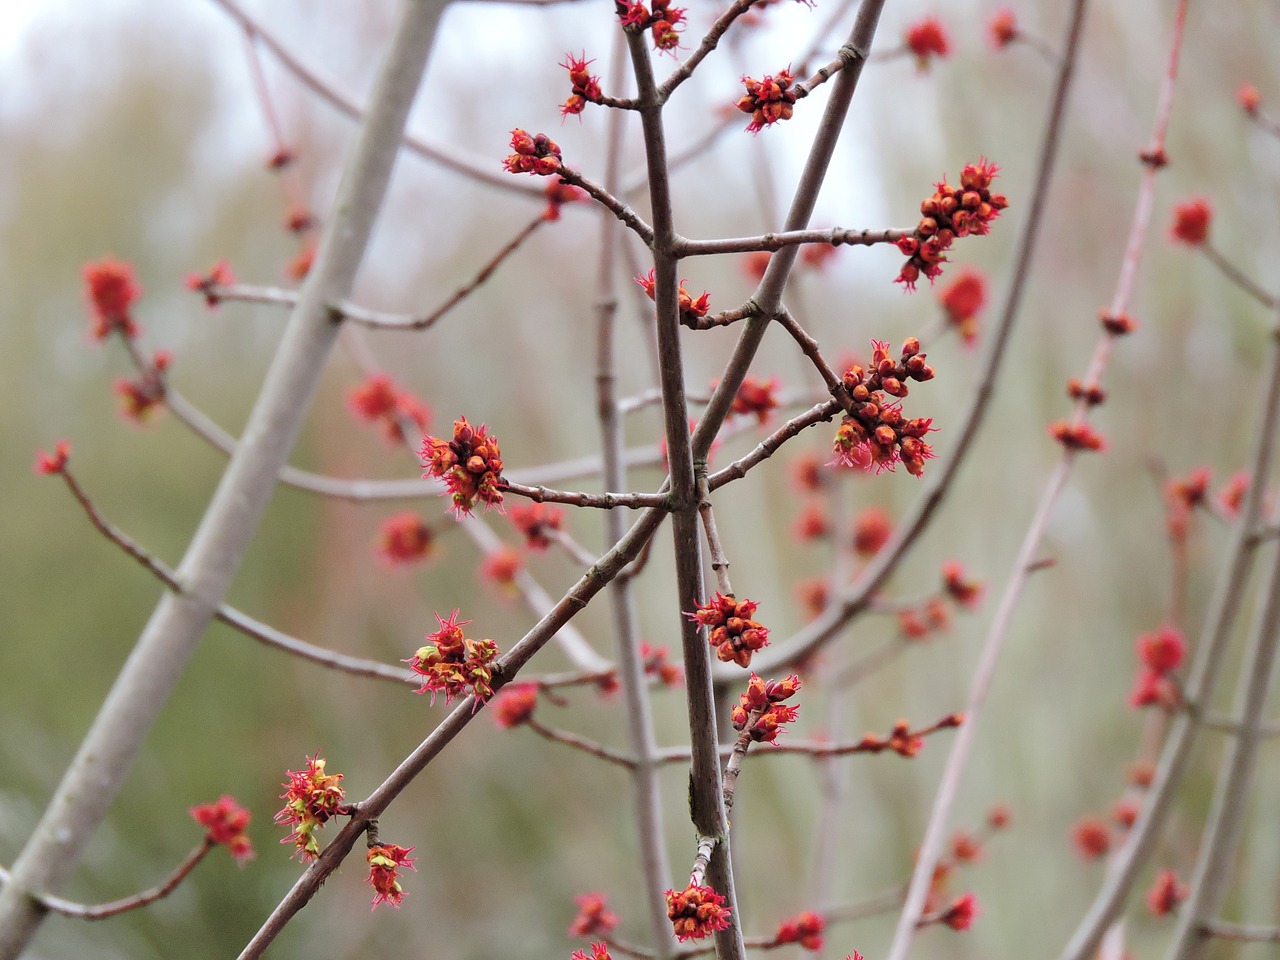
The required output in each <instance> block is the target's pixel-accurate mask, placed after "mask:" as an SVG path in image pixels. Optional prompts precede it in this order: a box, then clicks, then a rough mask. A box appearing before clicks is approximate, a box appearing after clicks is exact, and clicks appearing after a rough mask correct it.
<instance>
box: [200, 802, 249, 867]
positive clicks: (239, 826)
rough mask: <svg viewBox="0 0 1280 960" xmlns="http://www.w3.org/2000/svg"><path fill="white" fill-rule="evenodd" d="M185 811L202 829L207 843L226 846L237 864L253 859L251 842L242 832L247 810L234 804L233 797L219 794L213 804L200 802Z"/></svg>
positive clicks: (247, 824) (246, 824)
mask: <svg viewBox="0 0 1280 960" xmlns="http://www.w3.org/2000/svg"><path fill="white" fill-rule="evenodd" d="M188 812H189V813H190V814H191V816H192V817H193V818H194V819H195V821H196V823H198V824H200V826H202V827H204V828H205V834H204V837H205V840H206V841H207V842H208V843H211V844H217V845H219V846H224V847H226V848H227V852H228V853H230V854H231V856H232V857H234V858H235V861H236V862H237V863H239V864H244V863H245V862H246V861H248V860H252V859H253V856H254V854H253V842H252V841H251V840H250V839H249V836H248V834H246V833H245V830H246V829H248V826H249V811H248V810H246V809H245V808H244V807H242V806H240V804H238V803H236V798H235V797H228V796H223V797H220V798H219V799H218V802H217V803H202V804H200V805H199V806H195V807H192V808H191V809H190V811H188Z"/></svg>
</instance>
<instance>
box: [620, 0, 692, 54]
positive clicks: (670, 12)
mask: <svg viewBox="0 0 1280 960" xmlns="http://www.w3.org/2000/svg"><path fill="white" fill-rule="evenodd" d="M650 6H651V7H652V9H650V7H649V6H645V4H643V3H635V2H631V0H614V8H615V9H616V10H617V12H618V19H619V20H620V21H621V22H622V26H623V27H625V28H627V29H630V30H632V31H634V32H636V33H639V32H640V31H641V30H648V31H649V34H650V36H652V37H653V47H654V49H655V50H670V51H674V50H675V49H676V48H677V47H679V46H680V34H681V33H682V32H683V31H684V27H685V21H686V19H687V18H688V13H687V11H686V9H685V8H684V7H673V6H671V0H652V3H651V5H650Z"/></svg>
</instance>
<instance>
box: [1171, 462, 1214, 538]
mask: <svg viewBox="0 0 1280 960" xmlns="http://www.w3.org/2000/svg"><path fill="white" fill-rule="evenodd" d="M1211 479H1212V474H1211V472H1210V470H1209V468H1208V467H1196V468H1195V469H1194V470H1192V471H1191V472H1190V473H1188V474H1187V475H1186V476H1185V477H1173V478H1172V479H1170V480H1168V481H1166V482H1165V485H1164V502H1165V527H1166V529H1167V530H1168V532H1169V539H1170V540H1173V541H1174V542H1178V543H1180V542H1182V541H1184V540H1186V538H1187V534H1188V532H1189V530H1190V526H1191V512H1192V511H1193V510H1195V508H1196V507H1202V506H1204V504H1205V502H1206V501H1207V500H1208V497H1209V482H1210V480H1211Z"/></svg>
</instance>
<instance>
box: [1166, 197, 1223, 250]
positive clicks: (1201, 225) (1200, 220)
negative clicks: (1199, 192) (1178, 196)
mask: <svg viewBox="0 0 1280 960" xmlns="http://www.w3.org/2000/svg"><path fill="white" fill-rule="evenodd" d="M1211 223H1213V206H1212V205H1211V204H1210V203H1209V201H1208V200H1206V199H1205V198H1204V197H1195V198H1193V199H1191V200H1187V201H1185V202H1183V203H1180V204H1178V205H1177V206H1176V207H1174V208H1173V224H1172V225H1171V226H1170V227H1169V238H1170V239H1171V240H1176V241H1178V242H1179V243H1185V244H1187V245H1188V246H1192V247H1198V246H1200V245H1201V244H1203V243H1204V242H1205V241H1206V240H1208V239H1209V225H1210V224H1211Z"/></svg>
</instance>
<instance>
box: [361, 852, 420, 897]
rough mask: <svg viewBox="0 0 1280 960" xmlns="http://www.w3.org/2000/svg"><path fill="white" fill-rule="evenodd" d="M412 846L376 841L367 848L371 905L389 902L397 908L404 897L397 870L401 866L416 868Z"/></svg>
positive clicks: (366, 856) (366, 857)
mask: <svg viewBox="0 0 1280 960" xmlns="http://www.w3.org/2000/svg"><path fill="white" fill-rule="evenodd" d="M413 851H414V848H413V847H400V846H397V845H396V844H394V843H378V844H374V845H373V846H371V847H370V848H369V852H368V853H367V854H365V859H366V860H368V862H369V886H371V887H373V890H374V898H373V907H371V908H370V909H377V906H378V904H380V903H389V904H391V905H392V906H393V907H395V908H396V909H397V910H399V909H400V901H402V900H403V899H404V889H403V888H402V887H401V886H400V877H399V874H398V873H397V871H398V870H399V869H400V868H401V867H407V868H408V869H410V870H417V869H418V868H417V867H415V866H414V865H413V860H414V858H413V857H411V856H409V854H411V853H413Z"/></svg>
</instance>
